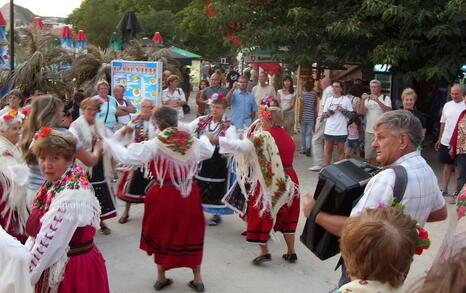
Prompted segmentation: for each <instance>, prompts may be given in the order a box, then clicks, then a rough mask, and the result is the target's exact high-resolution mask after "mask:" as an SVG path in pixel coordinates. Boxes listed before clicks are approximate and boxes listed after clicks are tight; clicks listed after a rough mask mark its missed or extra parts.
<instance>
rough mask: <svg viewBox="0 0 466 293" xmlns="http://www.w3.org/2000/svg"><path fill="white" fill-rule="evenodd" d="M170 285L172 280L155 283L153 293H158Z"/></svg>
mask: <svg viewBox="0 0 466 293" xmlns="http://www.w3.org/2000/svg"><path fill="white" fill-rule="evenodd" d="M171 284H173V280H172V279H169V278H167V279H166V280H165V282H159V281H156V282H155V284H154V289H155V291H160V290H162V289H163V288H165V287H168V286H170V285H171Z"/></svg>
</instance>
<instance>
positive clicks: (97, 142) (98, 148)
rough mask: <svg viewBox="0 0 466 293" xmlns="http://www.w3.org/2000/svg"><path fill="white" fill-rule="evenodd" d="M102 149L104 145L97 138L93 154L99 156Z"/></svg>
mask: <svg viewBox="0 0 466 293" xmlns="http://www.w3.org/2000/svg"><path fill="white" fill-rule="evenodd" d="M103 149H104V145H103V142H102V139H100V138H98V139H97V140H96V141H95V145H94V153H96V154H98V155H100V154H101V153H102V151H103Z"/></svg>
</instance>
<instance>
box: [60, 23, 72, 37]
mask: <svg viewBox="0 0 466 293" xmlns="http://www.w3.org/2000/svg"><path fill="white" fill-rule="evenodd" d="M60 38H73V32H72V31H71V29H70V27H69V26H67V25H65V26H64V27H63V29H62V31H61V34H60Z"/></svg>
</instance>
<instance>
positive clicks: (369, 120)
mask: <svg viewBox="0 0 466 293" xmlns="http://www.w3.org/2000/svg"><path fill="white" fill-rule="evenodd" d="M377 99H379V101H380V102H382V104H384V105H385V106H387V107H391V106H392V99H390V97H389V96H386V95H383V94H382V95H380V96H379V97H378V98H377ZM364 106H366V108H367V113H366V132H369V133H374V132H375V130H374V125H375V123H376V121H377V119H379V118H380V116H381V115H382V114H383V113H384V112H383V110H382V108H380V106H379V104H377V102H375V101H372V100H369V99H367V100H366V101H365V102H364Z"/></svg>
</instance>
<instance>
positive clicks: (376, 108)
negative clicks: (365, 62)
mask: <svg viewBox="0 0 466 293" xmlns="http://www.w3.org/2000/svg"><path fill="white" fill-rule="evenodd" d="M369 86H370V89H371V94H370V95H368V94H366V93H364V94H362V97H361V98H362V102H361V103H359V109H358V114H360V115H363V114H366V129H365V131H364V157H365V159H366V160H367V161H368V162H369V163H371V164H375V163H376V159H375V157H376V153H375V149H374V148H373V147H372V142H374V139H375V135H374V125H375V122H376V121H377V119H379V117H380V116H381V115H382V114H383V113H385V112H388V111H391V110H392V100H391V99H390V97H389V96H386V95H383V94H382V83H381V82H380V81H379V80H376V79H374V80H371V82H370V83H369Z"/></svg>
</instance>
